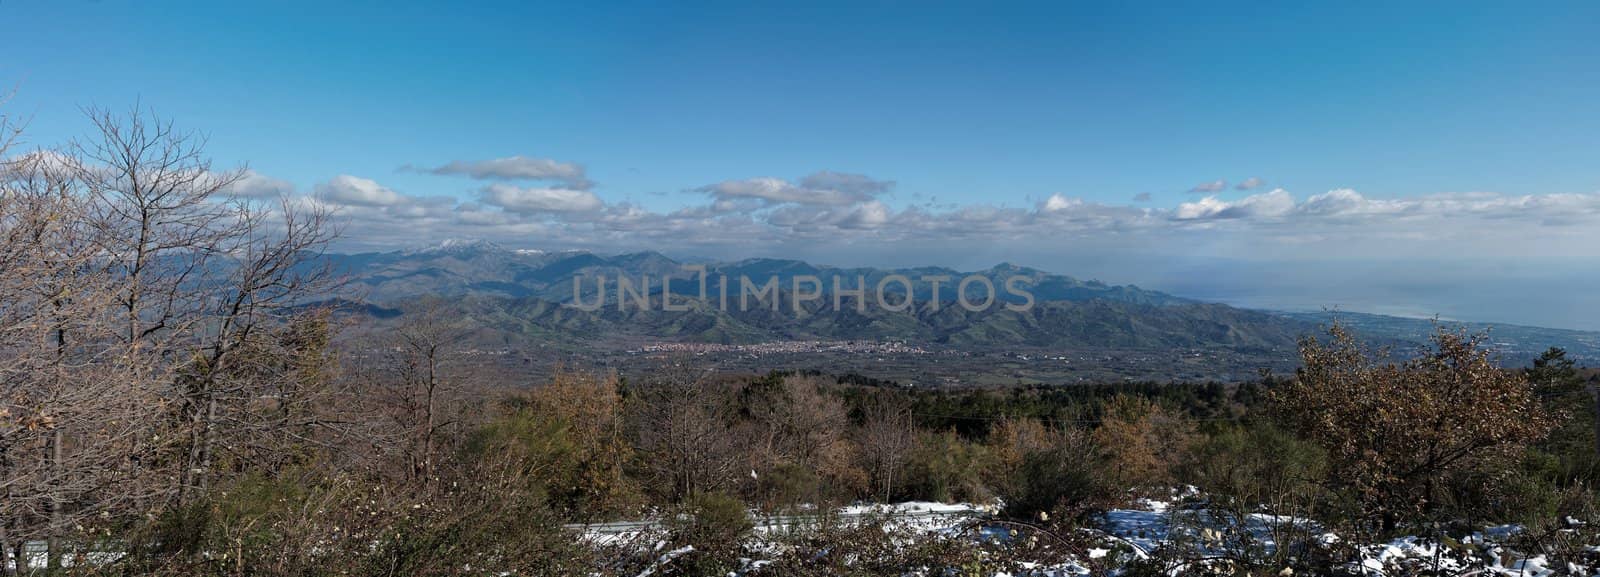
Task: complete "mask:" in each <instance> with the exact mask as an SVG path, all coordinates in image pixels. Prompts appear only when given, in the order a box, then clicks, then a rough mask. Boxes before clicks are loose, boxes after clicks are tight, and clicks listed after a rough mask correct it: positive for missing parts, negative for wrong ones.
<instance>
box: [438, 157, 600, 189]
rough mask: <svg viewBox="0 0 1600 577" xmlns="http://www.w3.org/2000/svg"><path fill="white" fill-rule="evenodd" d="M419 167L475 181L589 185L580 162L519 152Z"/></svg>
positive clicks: (572, 185) (585, 186) (581, 186)
mask: <svg viewBox="0 0 1600 577" xmlns="http://www.w3.org/2000/svg"><path fill="white" fill-rule="evenodd" d="M423 170H424V171H426V172H430V173H433V174H441V175H455V176H466V177H469V178H475V179H478V180H553V181H559V182H563V183H566V184H567V186H568V188H589V185H590V184H591V183H590V182H589V179H588V176H587V175H586V174H585V171H584V169H583V165H580V164H574V163H571V162H561V161H557V160H551V159H548V158H534V157H530V156H520V155H519V156H509V157H506V158H495V159H491V160H456V161H452V162H450V163H449V164H446V165H444V166H438V167H434V168H428V169H423Z"/></svg>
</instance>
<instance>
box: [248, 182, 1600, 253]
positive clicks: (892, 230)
mask: <svg viewBox="0 0 1600 577" xmlns="http://www.w3.org/2000/svg"><path fill="white" fill-rule="evenodd" d="M261 178H263V179H265V178H266V177H261ZM692 190H694V191H698V192H700V193H702V194H703V195H704V197H701V198H700V201H699V202H691V203H690V204H688V205H686V206H675V207H669V208H663V207H660V206H658V205H655V204H654V203H652V204H650V205H638V204H633V203H628V202H618V203H608V202H605V201H603V200H602V199H601V198H600V197H598V196H596V195H595V194H594V193H592V192H590V191H587V190H578V189H574V188H570V187H562V186H550V187H541V186H518V185H515V184H513V183H504V182H493V183H487V186H484V187H483V188H481V189H479V190H478V194H477V196H476V197H475V198H473V199H470V200H461V199H456V198H451V197H421V196H410V195H405V194H401V193H399V192H396V191H394V190H391V189H388V188H386V187H384V186H382V185H381V184H379V183H377V182H373V181H372V180H369V179H365V178H359V177H355V176H350V175H341V176H339V177H336V178H334V179H331V180H329V181H327V182H325V183H323V184H321V185H318V186H317V187H316V192H317V193H319V194H320V195H321V197H322V199H324V200H325V201H326V202H329V203H334V204H338V205H339V206H340V207H341V211H340V214H341V215H342V217H344V218H348V219H349V222H350V226H349V227H348V228H347V229H346V230H347V234H346V235H345V238H346V239H349V240H353V241H354V242H357V243H361V244H366V245H377V246H383V245H388V244H395V243H399V244H403V245H404V244H417V243H421V242H426V241H427V240H429V239H440V238H450V237H474V238H487V239H491V240H495V241H497V242H501V243H503V244H507V245H516V246H536V247H539V248H586V249H591V250H600V251H607V250H620V251H628V250H639V249H641V248H643V247H648V248H653V249H659V250H677V251H682V252H684V253H688V254H699V255H708V256H713V255H716V256H721V255H727V256H731V257H740V256H749V255H751V254H760V253H768V254H771V253H778V254H788V253H789V252H790V251H795V250H808V251H817V252H814V253H812V254H814V255H821V254H824V253H823V251H824V250H825V249H824V248H821V247H834V248H833V249H831V250H833V251H834V252H832V253H830V254H839V255H848V254H852V253H851V252H850V251H851V250H853V249H852V248H851V247H857V248H861V247H876V248H873V250H883V251H888V252H887V254H896V253H895V252H893V251H902V250H903V251H912V250H926V251H933V252H930V254H933V255H934V258H937V257H938V256H939V255H942V254H949V255H953V256H954V255H960V254H965V253H964V252H963V251H965V252H969V253H970V252H974V251H977V252H982V251H989V253H994V252H995V251H1026V250H1046V249H1045V248H1044V247H1056V248H1059V249H1060V250H1066V251H1080V252H1088V251H1108V252H1105V253H1104V254H1113V253H1117V252H1119V251H1128V250H1145V251H1148V252H1149V253H1152V254H1168V253H1175V254H1202V253H1203V254H1209V255H1211V256H1225V257H1229V258H1249V257H1250V256H1251V255H1278V256H1281V255H1283V254H1295V255H1306V256H1315V255H1320V254H1328V253H1340V254H1343V255H1345V256H1361V255H1363V254H1367V255H1386V256H1387V255H1390V254H1392V253H1394V252H1395V251H1397V250H1404V251H1411V253H1412V254H1419V255H1427V254H1430V253H1429V252H1428V251H1430V250H1432V251H1437V252H1438V253H1440V254H1466V253H1471V254H1480V253H1495V252H1496V251H1498V252H1499V253H1507V252H1515V253H1519V254H1520V253H1527V252H1540V253H1541V254H1543V253H1551V252H1554V253H1557V254H1584V255H1591V256H1596V257H1600V232H1597V231H1600V193H1577V194H1542V195H1506V194H1498V193H1483V192H1475V193H1448V194H1431V195H1416V196H1405V197H1374V196H1368V195H1364V194H1362V193H1360V192H1357V191H1355V190H1350V189H1335V190H1328V191H1326V192H1321V193H1318V194H1312V195H1310V196H1306V197H1301V198H1296V197H1295V196H1294V195H1291V194H1290V193H1289V192H1288V191H1286V190H1283V189H1273V190H1270V191H1264V192H1256V193H1253V194H1247V195H1241V197H1239V198H1231V197H1230V195H1226V194H1209V195H1203V196H1202V197H1199V198H1191V199H1189V200H1188V201H1187V202H1181V203H1176V204H1175V205H1166V206H1162V205H1160V204H1157V203H1156V202H1155V201H1158V200H1159V199H1156V198H1154V196H1153V195H1149V194H1148V193H1146V194H1141V195H1139V196H1135V197H1133V199H1132V201H1131V202H1124V203H1118V204H1103V203H1100V202H1095V201H1093V200H1088V199H1084V198H1077V197H1072V196H1068V195H1066V194H1059V193H1058V194H1052V195H1050V196H1048V197H1045V198H1043V199H1041V200H1039V201H1037V202H1036V203H1034V204H1033V205H1031V206H1024V207H1006V206H995V205H990V204H984V203H974V204H948V203H946V204H935V203H911V204H902V203H895V202H891V200H889V199H888V198H887V195H888V193H889V192H891V191H893V190H895V186H894V184H893V182H892V181H887V180H878V179H873V178H870V177H866V176H864V175H856V174H847V173H837V172H827V171H824V172H818V173H814V174H810V175H807V176H804V177H800V178H796V179H794V180H785V179H781V178H752V179H743V180H727V181H723V182H719V183H717V184H713V185H707V186H703V187H700V188H696V189H692ZM1223 190H1224V191H1228V190H1229V188H1224V189H1223ZM1056 239H1062V240H1063V241H1065V242H1066V244H1055V243H1052V242H1048V241H1054V240H1056ZM1066 239H1070V240H1066ZM931 247H948V248H945V249H942V250H938V251H935V250H934V249H933V248H931ZM1062 247H1065V248H1062ZM1430 247H1431V248H1430ZM1206 251H1210V252H1209V253H1207V252H1206ZM1297 251H1298V252H1297ZM1096 254H1100V253H1096ZM1097 258H1101V257H1097ZM1263 258H1265V257H1263Z"/></svg>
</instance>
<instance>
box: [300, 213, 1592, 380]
mask: <svg viewBox="0 0 1600 577" xmlns="http://www.w3.org/2000/svg"><path fill="white" fill-rule="evenodd" d="M320 258H321V261H320V263H317V264H326V265H328V266H330V267H332V269H333V270H334V271H335V272H336V273H338V274H341V275H344V276H346V277H348V278H349V279H351V281H352V282H351V284H350V286H351V293H352V294H350V295H346V297H347V298H350V299H358V300H362V301H365V302H367V303H370V304H371V305H372V306H371V307H370V308H368V309H367V310H369V311H382V314H374V318H380V319H382V318H390V317H393V316H394V314H398V313H397V312H396V311H400V310H404V309H405V308H407V306H408V303H411V302H413V301H415V299H417V298H420V297H444V302H446V303H447V304H448V306H450V307H452V308H453V309H454V310H455V312H458V313H459V314H460V315H461V318H462V319H463V320H465V321H467V323H468V324H469V325H471V326H473V327H474V329H475V330H476V331H477V332H478V333H480V335H479V336H480V337H481V338H480V339H479V340H485V341H491V342H516V341H529V340H531V341H537V342H567V343H576V342H585V341H593V340H594V339H597V338H634V339H661V340H673V341H692V342H707V343H755V342H769V341H781V340H797V339H848V340H905V341H911V342H922V343H940V344H948V345H952V346H973V347H1039V348H1067V349H1084V348H1114V349H1135V350H1158V349H1160V350H1176V349H1218V350H1229V351H1235V352H1242V353H1248V354H1255V355H1265V356H1271V357H1292V356H1293V354H1294V350H1295V346H1296V343H1297V339H1298V338H1299V337H1301V336H1303V335H1307V334H1314V333H1317V332H1319V331H1320V329H1321V326H1323V325H1325V324H1327V323H1328V322H1330V321H1331V320H1332V319H1333V318H1334V317H1335V316H1337V317H1339V318H1340V319H1341V320H1342V321H1343V322H1346V323H1347V324H1352V325H1353V326H1355V328H1356V329H1357V330H1358V332H1359V333H1361V334H1363V335H1364V336H1367V337H1369V338H1371V339H1373V340H1374V341H1376V342H1381V343H1385V344H1396V343H1401V344H1403V343H1418V342H1420V341H1422V340H1425V338H1426V334H1427V332H1429V331H1430V330H1431V328H1432V324H1431V323H1430V322H1428V321H1421V320H1416V319H1401V318H1397V317H1386V316H1382V315H1362V314H1358V313H1339V314H1337V315H1335V314H1332V313H1320V314H1319V313H1278V312H1271V311H1255V310H1248V309H1239V308H1235V307H1231V306H1228V305H1223V304H1215V303H1206V302H1201V301H1196V300H1192V299H1187V298H1183V297H1180V296H1174V295H1171V294H1167V293H1164V292H1160V291H1154V290H1148V289H1143V288H1140V287H1137V286H1133V285H1112V284H1107V283H1104V282H1100V281H1097V280H1087V281H1085V280H1080V279H1077V278H1074V277H1071V276H1067V275H1060V274H1052V273H1047V272H1044V271H1040V270H1037V269H1033V268H1028V267H1023V266H1017V265H1013V264H1010V263H1001V264H998V265H996V266H994V267H990V268H989V269H985V270H981V271H970V272H963V271H957V270H954V269H950V268H945V267H932V266H930V267H916V268H900V269H880V268H870V267H857V268H847V267H832V266H822V265H814V264H811V263H808V262H805V261H800V260H792V259H777V258H751V259H745V260H739V261H734V262H695V263H682V262H679V261H677V260H674V259H672V258H670V257H667V256H665V255H663V254H661V253H658V252H655V251H643V252H635V253H627V254H620V255H601V254H595V253H591V252H587V251H536V250H511V249H507V248H504V247H501V246H499V245H496V244H494V243H490V242H485V241H461V240H452V241H446V242H444V243H440V244H438V245H434V246H430V247H424V248H417V249H409V250H398V251H391V252H381V253H380V252H370V253H361V254H327V255H323V256H322V257H320ZM685 264H692V265H696V266H703V267H704V270H705V275H706V279H707V282H706V287H705V288H706V293H705V296H706V298H705V299H704V300H702V299H700V294H701V292H700V291H701V273H700V272H699V271H698V270H692V269H686V268H685V267H684V265H685ZM890 275H900V276H903V277H906V278H907V279H910V280H911V281H912V282H911V285H912V290H911V292H912V297H913V299H914V301H915V305H916V306H914V307H912V308H911V309H910V310H906V311H903V312H896V311H893V310H888V309H887V308H886V307H883V306H878V305H880V304H884V303H879V302H878V296H877V294H876V291H875V290H874V288H875V287H876V286H878V283H879V282H880V281H883V280H884V279H885V278H886V277H889V276H890ZM968 275H978V276H982V277H984V278H986V279H989V281H990V282H991V283H992V284H993V285H994V286H996V287H1000V286H1003V283H1004V282H1005V279H1007V278H1010V277H1023V278H1025V279H1027V281H1028V283H1027V290H1028V292H1030V293H1031V294H1032V295H1033V297H1034V298H1035V299H1036V302H1035V304H1034V306H1033V307H1032V308H1031V309H1030V310H1027V311H1012V310H1006V309H1005V308H1004V307H1002V306H994V307H991V308H989V309H986V310H982V311H977V312H974V311H968V310H965V309H962V308H960V307H957V306H951V304H950V303H953V302H954V301H955V299H956V296H957V295H956V282H958V281H959V279H961V278H963V277H965V276H968ZM600 277H605V278H606V279H608V283H609V284H608V285H607V287H606V298H607V302H606V305H605V306H603V307H602V308H600V309H599V310H593V311H586V310H580V309H578V308H577V307H574V306H570V305H571V304H573V302H572V301H573V299H574V296H575V295H574V282H575V281H576V282H577V287H578V289H579V290H578V291H577V296H579V297H581V298H582V299H583V300H582V302H585V303H593V302H595V300H594V299H595V298H596V290H597V289H596V287H597V284H598V283H597V279H599V278H600ZM619 277H628V278H629V279H630V280H631V281H632V282H634V283H635V284H636V285H638V284H643V283H642V282H641V281H643V280H644V279H646V278H648V279H649V282H650V283H651V284H650V290H649V291H648V292H647V294H648V299H649V301H650V302H651V303H652V306H650V307H648V308H649V310H638V307H623V308H618V307H617V306H616V305H617V303H616V296H617V295H616V293H615V290H616V288H615V287H616V284H615V283H616V281H617V279H618V278H619ZM724 277H726V278H727V279H729V285H728V292H729V295H728V302H727V305H723V304H722V295H721V292H720V290H719V289H720V283H719V282H718V279H721V278H724ZM741 277H745V278H750V279H752V282H754V283H756V284H760V283H764V282H766V279H769V278H770V279H777V281H778V291H777V292H778V298H779V301H780V302H781V303H783V304H782V306H781V307H779V310H777V311H774V310H772V309H771V308H769V307H764V306H759V305H758V306H754V307H750V308H749V309H748V310H743V309H741V308H740V307H739V306H738V304H737V303H738V296H739V294H740V293H739V288H738V282H739V281H738V279H740V278H741ZM796 277H814V278H815V279H817V280H819V281H820V283H818V284H820V285H821V287H820V288H821V290H822V296H821V297H820V298H818V299H816V300H812V301H806V302H804V303H803V306H802V310H800V311H795V310H793V309H792V308H791V304H792V300H791V298H792V297H793V296H794V295H793V294H792V292H793V287H794V285H793V281H794V279H795V278H796ZM926 277H946V278H947V279H949V280H946V281H943V282H942V284H940V286H939V287H938V294H937V295H935V294H934V290H933V286H932V283H930V282H927V281H924V280H922V279H924V278H926ZM663 279H665V281H666V282H668V283H670V291H671V293H672V295H673V296H672V302H673V303H675V304H679V305H682V306H685V307H687V310H683V311H672V310H665V307H663V306H662V305H661V303H662V293H663V286H662V283H663ZM835 279H837V282H838V283H839V284H840V287H841V288H844V289H854V288H858V285H857V282H858V279H859V281H860V282H861V283H862V284H863V285H864V286H866V287H867V290H866V294H865V295H864V296H856V295H855V294H854V293H850V294H848V295H846V294H845V293H841V296H840V297H839V299H838V302H839V303H840V304H841V305H842V306H840V307H834V306H833V305H834V300H835V295H834V294H833V286H834V283H835V282H836V281H835ZM974 285H975V286H977V287H978V288H976V289H974V292H973V293H972V295H975V297H974V298H978V299H979V300H982V296H983V289H982V283H974ZM884 286H885V287H886V294H885V295H884V298H885V301H887V303H896V304H897V303H899V302H901V301H902V299H903V298H904V289H903V286H902V285H901V284H900V283H898V282H889V283H885V284H884ZM809 289H810V285H808V286H807V290H809ZM997 293H999V291H998V290H997ZM997 297H998V298H999V299H1000V300H1001V301H1008V302H1016V301H1017V300H1018V299H1016V298H1015V297H1014V296H1013V295H1009V294H1004V293H999V294H997ZM858 301H861V302H862V303H863V304H865V305H871V306H864V307H860V308H861V309H864V310H859V309H858V307H857V303H858ZM935 302H937V303H940V305H942V306H935V304H934V303H935ZM1445 324H1451V323H1445ZM1468 327H1469V328H1472V329H1474V330H1476V329H1481V328H1482V325H1468ZM1496 342H1497V344H1498V345H1500V346H1501V347H1502V348H1504V349H1506V351H1507V352H1508V353H1509V354H1508V361H1509V362H1518V361H1520V359H1524V358H1527V357H1528V356H1531V355H1533V354H1536V353H1537V352H1538V351H1542V350H1543V349H1544V348H1545V347H1548V346H1561V347H1564V348H1567V349H1568V350H1569V351H1570V352H1572V353H1573V354H1574V356H1576V357H1578V358H1580V359H1592V360H1591V361H1590V362H1591V363H1593V362H1600V333H1585V332H1582V331H1558V330H1554V329H1539V328H1536V327H1511V328H1510V329H1508V330H1503V331H1499V332H1497V333H1496Z"/></svg>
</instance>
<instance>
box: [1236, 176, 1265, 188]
mask: <svg viewBox="0 0 1600 577" xmlns="http://www.w3.org/2000/svg"><path fill="white" fill-rule="evenodd" d="M1266 184H1267V181H1265V180H1261V179H1260V178H1258V177H1254V176H1252V177H1250V178H1246V179H1244V181H1243V182H1240V183H1239V184H1235V185H1233V189H1234V190H1255V189H1257V188H1260V187H1262V186H1266Z"/></svg>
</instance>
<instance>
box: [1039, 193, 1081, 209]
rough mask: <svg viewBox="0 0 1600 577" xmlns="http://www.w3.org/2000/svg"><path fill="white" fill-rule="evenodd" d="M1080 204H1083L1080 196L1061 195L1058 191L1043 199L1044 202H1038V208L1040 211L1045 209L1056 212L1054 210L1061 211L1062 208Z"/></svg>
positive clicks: (1070, 207)
mask: <svg viewBox="0 0 1600 577" xmlns="http://www.w3.org/2000/svg"><path fill="white" fill-rule="evenodd" d="M1082 205H1083V199H1080V198H1068V197H1065V196H1062V195H1061V193H1059V192H1058V193H1055V194H1052V195H1050V198H1047V199H1045V201H1044V203H1042V204H1040V206H1039V210H1042V211H1045V212H1056V211H1062V210H1069V209H1072V208H1074V207H1078V206H1082Z"/></svg>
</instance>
